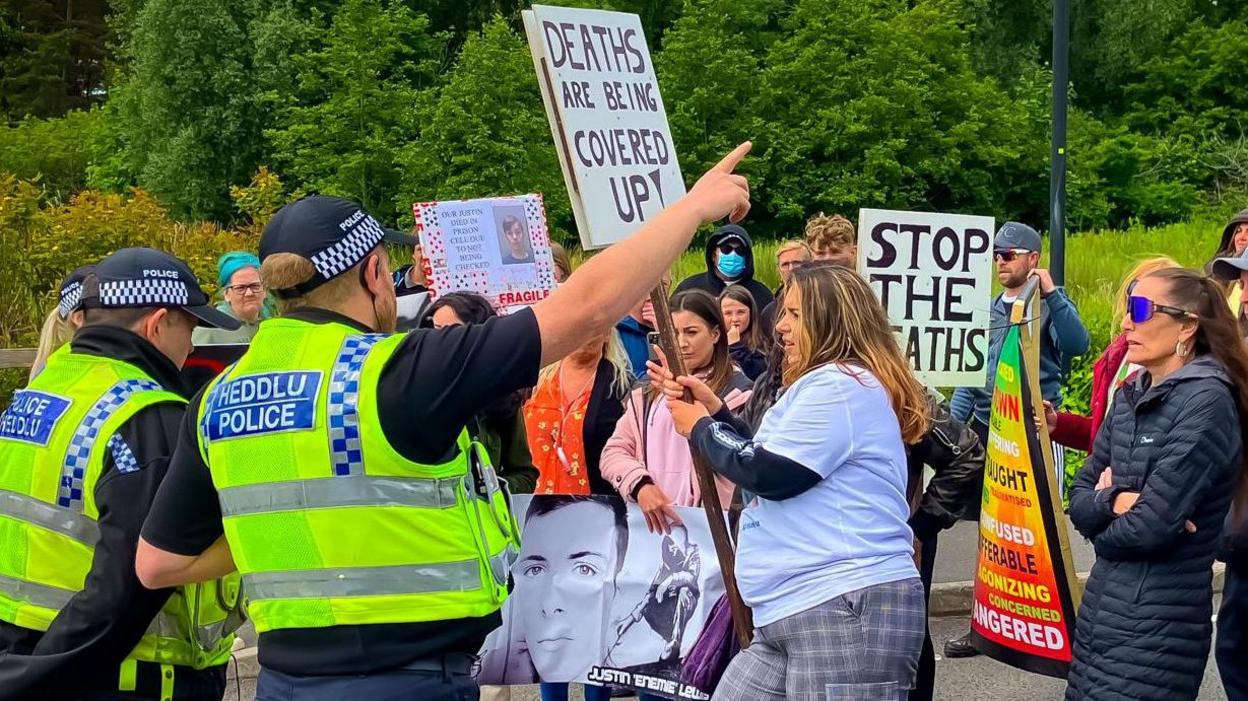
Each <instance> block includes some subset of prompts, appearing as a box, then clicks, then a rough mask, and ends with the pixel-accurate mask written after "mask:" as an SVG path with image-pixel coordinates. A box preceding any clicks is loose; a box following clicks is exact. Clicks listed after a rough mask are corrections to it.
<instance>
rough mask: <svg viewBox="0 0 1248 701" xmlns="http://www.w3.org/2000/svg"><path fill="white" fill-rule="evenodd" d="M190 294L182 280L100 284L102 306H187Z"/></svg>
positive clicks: (121, 281)
mask: <svg viewBox="0 0 1248 701" xmlns="http://www.w3.org/2000/svg"><path fill="white" fill-rule="evenodd" d="M189 296H190V292H188V291H187V289H186V283H184V282H182V281H181V280H163V279H155V280H117V281H115V282H101V283H100V306H102V307H146V306H163V305H168V306H185V305H186V304H188V303H189Z"/></svg>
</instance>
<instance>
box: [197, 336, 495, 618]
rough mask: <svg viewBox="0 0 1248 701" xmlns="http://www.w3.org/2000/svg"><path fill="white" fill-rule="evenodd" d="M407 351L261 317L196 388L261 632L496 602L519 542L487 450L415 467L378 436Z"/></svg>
mask: <svg viewBox="0 0 1248 701" xmlns="http://www.w3.org/2000/svg"><path fill="white" fill-rule="evenodd" d="M402 340H403V336H401V335H397V336H384V335H379V334H360V333H358V332H357V331H355V330H354V329H351V328H349V327H347V326H344V325H340V324H310V323H307V322H302V321H298V320H294V319H270V320H269V321H266V322H264V324H263V325H262V326H261V327H260V331H259V332H258V333H257V334H256V337H255V338H254V339H253V340H252V342H251V347H250V348H249V349H248V351H247V354H246V355H244V356H243V357H242V359H240V360H239V361H238V363H236V364H235V365H234V366H232V367H230V368H227V369H226V371H225V372H224V373H222V374H221V376H220V377H218V378H217V379H216V380H214V381H213V383H212V384H210V385H209V389H208V390H207V391H206V392H204V396H203V401H202V404H201V406H200V409H199V417H200V432H199V440H200V450H201V452H202V453H203V456H204V460H205V461H206V462H207V464H208V466H209V469H210V470H211V472H212V481H213V484H214V485H215V486H216V489H217V492H218V495H219V498H220V502H221V515H222V519H223V522H224V525H225V536H226V539H227V540H228V541H229V544H230V550H231V552H232V553H233V555H234V562H235V564H236V565H237V566H238V570H239V572H241V573H242V575H243V586H244V590H245V591H246V597H247V611H248V615H249V616H250V617H251V619H252V620H253V621H254V622H255V625H256V630H257V631H259V632H264V631H268V630H275V629H283V628H323V627H329V626H336V625H359V624H375V623H415V622H423V621H440V620H453V619H458V618H468V617H479V616H484V615H486V614H489V613H492V612H494V611H496V610H498V608H499V607H500V606H501V605H502V602H503V600H504V598H505V597H506V595H507V589H506V584H507V574H508V571H509V569H510V566H511V563H512V561H513V560H514V558H515V556H516V554H517V551H518V542H519V541H518V535H517V529H516V524H515V520H514V519H513V518H512V515H511V510H510V504H509V499H508V497H507V494H506V492H505V490H504V489H503V487H502V486H501V484H500V482H499V480H498V477H497V475H496V474H495V473H494V470H493V469H492V467H491V466H490V464H489V460H488V458H486V457H485V451H484V450H481V449H480V448H479V446H476V445H475V444H473V443H471V442H470V441H469V439H468V434H467V432H466V431H461V432H460V435H459V439H458V450H457V451H456V454H455V456H454V457H453V458H451V459H450V460H449V461H447V462H445V463H443V464H440V465H421V464H418V463H414V462H411V461H409V460H407V459H406V458H404V457H403V456H402V455H400V454H399V453H398V452H396V451H395V450H394V448H393V447H391V445H390V443H389V442H388V441H387V440H386V437H385V435H384V434H383V433H382V430H381V422H380V418H379V416H378V407H377V385H378V382H379V381H380V377H381V371H382V368H383V367H384V366H385V365H386V361H387V360H389V358H390V357H391V356H392V355H393V354H394V352H395V349H396V348H398V346H399V344H400V343H401V342H402ZM437 391H438V388H437V387H430V388H429V392H430V393H431V394H433V393H436V392H437ZM412 401H413V402H419V401H421V398H420V397H412Z"/></svg>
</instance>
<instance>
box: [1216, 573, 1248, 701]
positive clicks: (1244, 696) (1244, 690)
mask: <svg viewBox="0 0 1248 701" xmlns="http://www.w3.org/2000/svg"><path fill="white" fill-rule="evenodd" d="M1214 654H1215V656H1216V657H1217V660H1218V672H1219V673H1220V674H1221V675H1222V687H1223V688H1224V689H1226V698H1227V699H1228V701H1248V563H1241V564H1240V565H1239V566H1238V567H1236V566H1233V565H1228V566H1227V568H1226V584H1225V585H1224V587H1223V589H1222V608H1221V609H1220V610H1219V611H1218V646H1217V649H1216V651H1215V652H1214Z"/></svg>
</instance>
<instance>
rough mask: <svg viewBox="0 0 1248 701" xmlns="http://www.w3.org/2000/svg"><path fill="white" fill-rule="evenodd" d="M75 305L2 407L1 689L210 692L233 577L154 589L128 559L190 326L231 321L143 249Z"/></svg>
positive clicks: (176, 407) (111, 260) (133, 694)
mask: <svg viewBox="0 0 1248 701" xmlns="http://www.w3.org/2000/svg"><path fill="white" fill-rule="evenodd" d="M79 303H80V304H81V306H82V308H83V327H82V328H81V329H80V330H79V331H78V332H77V334H76V335H75V336H74V338H73V340H72V341H71V342H70V343H69V344H68V345H66V346H63V347H61V348H60V349H58V350H57V351H56V352H54V353H53V354H52V355H51V356H50V357H49V358H48V362H47V365H46V366H45V367H44V369H43V371H42V372H40V373H39V374H38V375H37V376H36V377H35V378H34V380H32V381H31V383H30V386H28V387H27V388H26V389H23V390H19V391H18V392H17V393H16V394H15V395H14V398H13V403H12V404H10V405H9V406H8V408H7V409H6V410H5V411H4V413H3V414H0V651H3V652H4V653H5V654H4V655H0V699H75V698H77V699H92V700H97V699H196V700H198V699H204V700H208V699H211V700H212V701H219V699H220V698H221V696H222V694H223V693H224V690H225V664H226V662H227V661H228V658H229V654H230V648H231V643H233V641H234V635H233V632H234V630H235V629H236V628H237V627H238V625H239V624H240V623H241V622H242V614H241V612H240V611H239V609H240V606H239V602H238V598H239V581H238V577H237V575H229V576H226V575H227V573H226V572H221V573H219V575H220V576H221V577H223V579H220V580H217V581H210V582H208V583H205V584H202V585H194V586H186V587H180V588H177V589H170V588H159V589H155V590H153V589H148V588H145V587H144V586H143V585H142V584H141V583H140V582H139V580H138V578H137V577H136V575H135V571H134V557H135V547H136V544H137V543H138V540H139V532H140V530H141V529H142V526H143V521H144V519H145V518H146V516H147V512H148V508H149V507H150V505H151V503H152V500H153V499H155V497H156V491H157V488H158V487H159V486H160V483H161V480H162V479H163V478H164V477H165V474H166V471H167V470H168V466H169V459H170V458H171V457H172V455H173V452H174V446H175V443H176V439H177V434H178V428H179V426H180V425H181V423H182V418H183V415H184V414H185V413H186V408H187V398H186V391H185V389H184V388H183V385H182V381H181V377H180V375H179V369H180V368H181V366H182V363H183V362H184V361H185V360H186V357H187V355H188V354H189V353H190V351H191V348H192V346H191V330H192V329H193V328H195V325H196V324H197V323H201V324H211V325H213V326H218V327H224V328H230V327H234V326H237V325H238V322H237V321H235V320H234V319H232V318H230V317H228V316H226V315H225V314H222V313H221V312H219V311H217V310H216V309H213V308H212V306H211V305H210V304H209V299H208V297H207V296H206V295H205V294H204V293H203V291H202V290H201V289H200V287H199V283H198V282H197V281H196V280H195V276H194V275H193V274H192V273H191V270H190V268H188V267H187V266H186V264H184V263H183V262H182V261H180V260H178V259H176V258H174V257H172V256H170V255H167V254H165V253H161V252H159V251H154V250H151V249H147V248H129V249H124V250H121V251H118V252H117V253H114V254H113V255H111V256H109V257H107V258H105V259H104V260H102V261H100V263H99V265H98V266H96V268H95V270H94V271H93V272H91V273H90V274H88V275H87V276H86V277H85V279H84V280H83V284H82V288H81V297H80V302H79ZM215 578H216V575H214V577H212V578H207V579H210V580H211V579H215Z"/></svg>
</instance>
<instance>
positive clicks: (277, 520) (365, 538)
mask: <svg viewBox="0 0 1248 701" xmlns="http://www.w3.org/2000/svg"><path fill="white" fill-rule="evenodd" d="M748 151H749V145H748V144H742V145H741V146H740V147H738V148H737V149H736V150H735V151H733V152H732V153H731V154H729V155H728V156H727V157H726V158H725V159H724V160H723V161H721V162H720V163H719V164H718V165H717V166H716V167H715V168H713V169H712V170H711V171H710V172H708V173H707V174H706V175H704V176H703V177H702V179H701V180H699V181H698V183H697V185H695V186H694V187H693V189H692V190H690V191H689V194H687V195H686V196H685V197H683V198H681V199H680V200H679V201H677V202H675V203H673V204H672V205H671V206H669V207H668V208H667V209H666V210H664V211H663V212H662V213H660V214H659V215H658V216H656V217H653V218H651V219H650V220H649V221H648V222H647V223H646V224H645V225H644V226H642V227H641V228H640V229H639V230H638V231H637V232H636V233H634V234H633V235H632V236H631V237H630V238H628V239H626V240H624V241H622V242H620V243H617V244H615V245H614V246H612V247H611V248H610V249H608V250H606V251H604V252H602V253H601V254H599V255H597V256H595V257H594V258H592V259H590V260H589V261H588V262H587V263H585V265H583V266H582V267H581V268H580V269H579V270H578V271H577V272H576V273H574V274H573V275H572V276H571V277H570V278H569V279H568V280H567V281H566V282H565V283H564V284H563V285H561V286H560V287H559V288H558V289H557V290H555V291H554V292H553V293H552V294H551V295H550V296H549V297H548V298H546V299H545V300H543V301H541V302H538V303H537V304H534V305H533V306H532V307H529V308H526V309H523V310H521V311H518V312H515V313H514V314H510V315H508V316H504V317H496V318H494V319H490V320H488V321H486V322H485V323H484V324H471V325H464V326H455V327H449V328H444V329H438V330H434V329H417V330H414V331H411V332H409V333H404V334H392V332H393V331H394V328H395V292H394V284H393V279H392V277H391V273H390V266H389V262H388V260H387V256H386V253H385V249H384V248H382V247H381V243H382V242H383V241H384V240H385V238H386V233H385V232H384V231H383V230H382V229H381V227H380V226H379V225H378V223H377V222H376V221H375V220H374V219H373V218H372V217H371V216H370V215H369V214H368V213H367V212H365V211H364V210H363V209H361V208H360V207H359V206H358V205H356V204H355V203H353V202H349V201H346V200H342V199H338V198H332V197H319V196H316V197H308V198H305V199H303V200H300V201H298V202H295V203H293V204H290V205H287V206H286V207H284V208H283V209H282V210H281V211H279V212H278V213H277V214H276V215H275V216H274V217H273V219H272V220H270V222H269V224H268V225H267V226H266V227H265V230H264V233H263V234H262V235H261V240H260V257H261V277H262V278H263V280H264V282H265V284H266V286H267V287H268V288H269V289H271V290H274V291H275V293H276V294H277V295H278V296H279V298H281V299H282V300H283V306H284V307H285V309H284V312H285V316H284V317H282V318H278V319H271V320H268V321H266V322H265V323H264V324H263V325H262V326H261V328H260V330H259V333H257V334H256V337H255V339H253V340H252V343H251V346H250V348H249V349H248V351H247V353H246V355H244V356H243V358H242V359H241V360H239V362H238V364H237V365H235V366H234V367H233V368H230V369H228V370H226V372H225V373H223V374H222V375H221V376H220V377H219V378H218V379H217V380H216V381H214V382H213V383H211V384H209V386H208V387H207V388H205V390H204V391H203V393H202V394H201V396H200V397H199V398H197V399H196V400H194V401H193V406H195V407H196V411H195V412H193V415H188V418H187V421H186V422H185V423H184V426H183V431H184V433H183V438H182V440H181V441H180V444H179V448H178V451H177V454H176V455H175V457H174V460H173V464H172V468H171V470H170V480H169V481H168V482H166V484H165V485H164V487H163V488H162V489H161V491H160V494H159V495H158V497H157V500H156V507H155V509H154V510H153V511H152V513H151V515H150V516H149V518H148V521H147V524H146V525H145V526H144V530H143V539H142V540H141V541H140V545H139V555H138V572H139V576H140V578H142V579H143V581H144V582H146V583H147V584H148V585H149V586H154V587H155V586H170V585H173V584H181V583H185V582H192V581H199V580H201V579H204V578H207V577H215V576H219V575H220V574H221V573H223V572H225V571H228V569H229V568H230V567H231V566H232V565H231V564H230V557H231V556H232V558H233V562H234V563H237V565H238V570H239V572H241V573H242V576H243V582H244V586H245V588H246V590H247V597H248V614H249V615H250V617H251V619H252V620H253V621H254V622H255V625H256V630H257V632H258V633H259V634H260V639H259V648H260V652H259V661H260V665H261V669H262V671H261V674H260V679H259V682H258V685H257V698H258V699H261V700H264V699H334V700H335V701H337V700H338V699H344V698H362V699H378V700H380V699H399V698H412V699H427V700H432V699H463V698H476V697H477V687H476V683H475V681H474V680H473V677H472V666H473V664H474V662H475V653H476V652H477V651H478V650H479V649H480V648H481V644H482V643H483V642H484V640H485V636H486V635H487V634H488V633H489V632H490V631H491V630H493V629H494V628H496V627H498V626H499V625H500V623H501V620H500V618H499V614H498V611H499V608H500V607H501V605H502V603H503V601H504V599H505V598H506V597H507V592H508V579H509V573H510V569H511V564H512V562H513V560H514V558H515V557H516V555H517V551H518V542H517V535H518V534H517V529H516V523H515V520H514V518H513V516H512V514H511V510H510V508H509V505H508V500H507V497H506V494H505V492H504V491H503V490H502V488H501V486H500V483H499V480H498V478H497V476H496V474H495V473H494V470H493V468H492V467H491V466H490V465H489V463H488V457H487V456H486V453H485V452H484V451H483V450H480V449H479V447H478V446H475V445H473V444H472V443H471V442H470V440H469V438H468V433H467V432H466V431H465V430H464V426H465V424H466V423H467V422H468V421H469V420H470V419H471V418H472V416H473V415H475V414H476V413H477V412H479V411H481V410H482V409H483V408H485V407H486V406H488V405H490V404H491V403H492V402H494V401H496V400H498V399H500V398H502V397H504V396H506V395H509V394H511V393H512V392H514V391H516V390H518V389H521V388H524V387H531V386H533V385H534V384H535V383H536V381H537V375H538V370H539V369H540V368H541V367H543V366H546V365H548V364H550V363H552V362H554V361H556V360H559V359H560V358H562V357H564V356H565V355H567V354H569V353H571V352H572V351H573V350H575V349H576V348H578V347H580V346H581V345H582V344H584V343H585V342H587V341H589V340H590V339H591V338H593V337H594V336H596V335H597V334H600V333H605V332H607V331H609V330H610V329H611V327H612V325H613V324H614V323H615V322H616V321H617V320H618V319H620V318H621V317H622V316H624V315H625V314H626V313H627V312H628V310H629V307H631V306H632V304H633V303H634V301H635V300H637V299H638V298H640V297H641V296H642V295H643V294H645V293H646V292H647V291H648V290H649V289H651V288H652V287H653V286H654V285H655V284H656V283H657V282H658V281H659V279H660V277H661V275H662V274H663V273H664V272H665V271H667V270H668V269H669V267H670V266H671V264H672V263H673V262H674V261H675V260H676V258H677V257H678V256H679V255H680V254H681V252H682V251H684V250H685V248H686V247H687V246H688V245H689V242H690V239H691V238H692V237H693V233H694V230H695V229H696V228H697V227H698V226H699V225H700V224H702V223H703V222H707V221H713V220H715V219H719V218H721V217H723V216H726V215H727V216H730V217H731V218H733V219H734V220H736V219H740V218H741V217H742V216H744V214H745V212H746V210H747V209H748V207H749V190H748V186H747V185H746V182H745V179H744V178H743V177H741V176H739V175H733V174H732V169H733V168H734V167H735V166H736V164H737V162H738V161H740V160H741V158H743V157H744V156H745V154H746V153H747V152H748ZM621 270H629V271H632V272H633V274H630V275H620V274H619V271H621Z"/></svg>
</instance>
